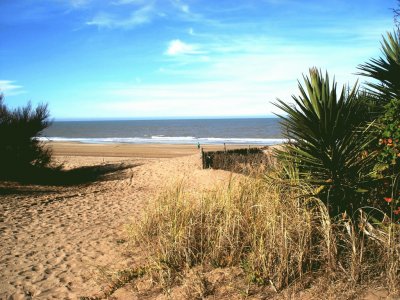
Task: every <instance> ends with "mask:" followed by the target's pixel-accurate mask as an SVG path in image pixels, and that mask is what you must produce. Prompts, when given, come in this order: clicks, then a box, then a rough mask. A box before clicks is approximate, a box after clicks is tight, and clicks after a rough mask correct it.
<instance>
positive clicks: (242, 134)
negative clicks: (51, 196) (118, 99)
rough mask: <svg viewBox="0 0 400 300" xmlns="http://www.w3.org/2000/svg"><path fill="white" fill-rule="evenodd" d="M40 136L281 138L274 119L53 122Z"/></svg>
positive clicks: (215, 140)
mask: <svg viewBox="0 0 400 300" xmlns="http://www.w3.org/2000/svg"><path fill="white" fill-rule="evenodd" d="M41 139H43V140H51V141H65V142H68V141H69V142H82V143H96V144H99V143H101V144H103V143H128V144H163V143H164V144H197V143H200V144H223V143H226V144H249V145H250V144H252V145H273V144H279V143H282V141H283V137H282V130H281V127H280V124H279V119H277V118H253V119H180V120H128V121H122V120H118V121H55V122H53V124H52V125H51V126H50V127H49V128H47V129H46V130H45V131H44V132H43V135H42V137H41Z"/></svg>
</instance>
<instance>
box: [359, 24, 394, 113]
mask: <svg viewBox="0 0 400 300" xmlns="http://www.w3.org/2000/svg"><path fill="white" fill-rule="evenodd" d="M382 54H383V57H380V58H378V59H375V58H372V59H371V60H370V62H368V63H365V64H363V65H360V66H359V67H358V68H359V69H360V70H361V72H360V73H359V75H364V76H367V77H370V78H373V79H375V80H377V82H369V83H367V85H368V86H369V87H370V89H371V92H372V93H375V94H376V95H377V96H378V97H379V99H380V101H381V103H380V104H381V108H383V106H384V105H386V104H388V103H389V101H390V100H391V99H393V98H396V97H397V98H398V97H399V95H400V75H399V74H400V36H399V34H398V33H396V32H394V33H388V34H387V38H386V39H385V38H383V42H382Z"/></svg>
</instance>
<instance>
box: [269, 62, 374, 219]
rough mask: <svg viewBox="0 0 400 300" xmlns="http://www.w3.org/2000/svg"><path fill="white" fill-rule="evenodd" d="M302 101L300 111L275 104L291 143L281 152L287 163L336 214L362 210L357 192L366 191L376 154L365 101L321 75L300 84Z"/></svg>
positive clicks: (314, 74)
mask: <svg viewBox="0 0 400 300" xmlns="http://www.w3.org/2000/svg"><path fill="white" fill-rule="evenodd" d="M299 89H300V96H298V97H296V96H293V100H294V102H295V106H292V105H289V104H287V103H285V102H284V101H282V100H278V103H277V104H276V106H277V107H279V108H280V109H281V110H282V111H283V112H285V113H286V114H287V115H286V116H279V117H280V118H281V119H282V125H283V126H284V128H286V133H285V135H286V138H288V139H289V141H290V142H289V143H288V144H287V145H285V147H284V150H282V151H278V156H279V158H280V160H281V162H282V163H284V162H286V163H289V164H292V165H294V166H295V168H296V170H297V173H298V175H297V176H298V177H299V179H302V180H305V181H308V182H309V183H311V184H313V185H316V186H319V187H320V188H319V196H320V197H321V198H322V199H323V200H324V201H325V203H327V204H328V207H329V209H330V212H331V214H336V213H339V212H343V211H346V210H347V211H348V212H349V211H352V210H354V209H357V208H358V207H360V206H362V204H363V198H362V196H361V194H360V193H358V191H360V190H361V188H362V187H363V185H364V183H365V180H366V179H367V176H366V175H367V174H368V173H369V172H370V170H371V168H372V165H373V156H374V155H373V154H371V153H367V152H366V149H367V148H368V146H369V144H370V143H371V142H372V141H373V140H374V138H373V136H372V131H370V130H368V129H369V128H368V127H367V128H365V123H366V121H367V120H368V118H369V115H368V113H367V112H368V106H367V105H365V99H364V95H362V94H357V89H356V87H354V88H353V89H352V90H351V91H349V92H346V87H343V89H342V91H341V92H340V93H337V86H336V83H335V81H333V83H332V86H331V85H330V82H329V76H328V74H326V75H325V77H324V76H323V74H322V73H321V72H318V70H316V69H311V70H310V77H309V78H308V77H306V76H304V87H303V86H302V85H301V84H300V83H299Z"/></svg>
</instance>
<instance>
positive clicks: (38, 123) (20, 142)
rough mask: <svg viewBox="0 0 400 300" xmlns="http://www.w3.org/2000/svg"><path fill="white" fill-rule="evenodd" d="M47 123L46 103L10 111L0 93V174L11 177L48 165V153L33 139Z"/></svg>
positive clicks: (39, 142)
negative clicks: (34, 107)
mask: <svg viewBox="0 0 400 300" xmlns="http://www.w3.org/2000/svg"><path fill="white" fill-rule="evenodd" d="M49 125H50V121H49V111H48V108H47V105H44V104H41V105H38V106H37V107H36V109H33V108H32V106H31V104H30V103H28V104H27V105H26V106H25V107H20V108H17V109H14V110H11V109H9V108H8V107H7V106H6V105H5V104H4V97H3V95H0V141H1V142H0V177H2V178H3V179H14V178H17V177H20V176H21V175H23V174H24V173H25V172H29V171H30V169H31V168H32V167H44V166H46V165H48V164H49V162H50V159H51V153H50V151H49V150H48V149H46V148H45V147H44V146H43V145H42V143H41V141H40V140H39V139H38V138H37V137H39V136H40V134H41V133H42V131H43V130H44V129H45V128H47V127H48V126H49Z"/></svg>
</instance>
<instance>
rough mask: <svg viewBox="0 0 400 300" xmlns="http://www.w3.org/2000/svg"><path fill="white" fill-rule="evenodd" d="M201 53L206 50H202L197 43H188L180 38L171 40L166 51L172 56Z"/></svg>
mask: <svg viewBox="0 0 400 300" xmlns="http://www.w3.org/2000/svg"><path fill="white" fill-rule="evenodd" d="M201 53H204V52H202V51H200V49H199V47H198V46H197V45H193V44H188V43H185V42H182V41H181V40H179V39H176V40H172V41H170V42H169V44H168V48H167V50H166V51H165V54H166V55H170V56H177V55H190V54H201Z"/></svg>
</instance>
